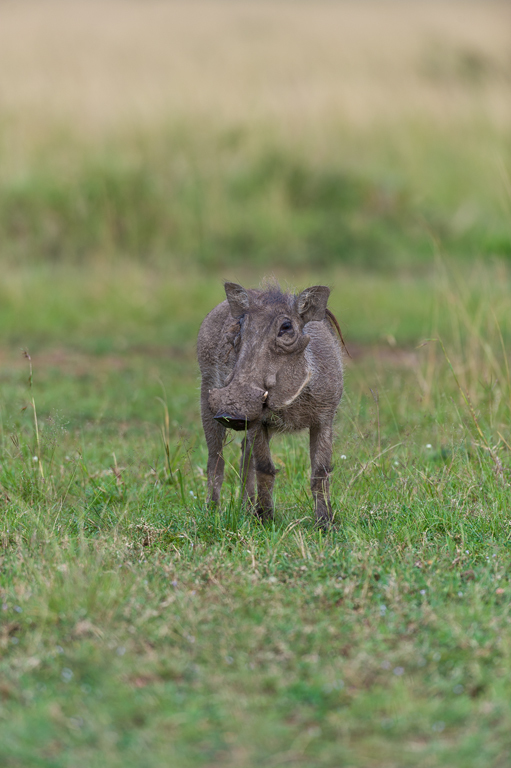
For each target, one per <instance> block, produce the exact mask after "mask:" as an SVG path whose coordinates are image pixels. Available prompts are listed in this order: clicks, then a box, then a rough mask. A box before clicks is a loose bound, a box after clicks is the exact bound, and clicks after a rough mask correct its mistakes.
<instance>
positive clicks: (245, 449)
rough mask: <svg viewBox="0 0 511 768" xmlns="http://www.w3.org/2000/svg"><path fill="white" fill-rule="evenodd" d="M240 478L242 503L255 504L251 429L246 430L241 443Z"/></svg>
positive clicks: (254, 472)
mask: <svg viewBox="0 0 511 768" xmlns="http://www.w3.org/2000/svg"><path fill="white" fill-rule="evenodd" d="M240 480H241V489H242V492H243V503H244V504H247V503H248V504H249V505H250V506H252V507H253V506H254V505H255V482H256V470H255V461H254V440H253V434H252V432H251V431H249V432H247V434H246V435H245V438H244V439H243V442H242V444H241V462H240Z"/></svg>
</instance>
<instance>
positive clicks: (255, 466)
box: [197, 283, 344, 524]
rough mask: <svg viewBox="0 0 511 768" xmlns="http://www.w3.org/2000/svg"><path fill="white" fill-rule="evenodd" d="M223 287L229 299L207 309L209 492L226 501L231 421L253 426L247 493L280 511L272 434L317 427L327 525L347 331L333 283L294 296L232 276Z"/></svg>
mask: <svg viewBox="0 0 511 768" xmlns="http://www.w3.org/2000/svg"><path fill="white" fill-rule="evenodd" d="M225 293H226V296H227V301H223V302H222V303H221V304H218V306H216V307H215V308H214V309H213V310H212V311H211V312H210V313H209V315H207V317H206V318H205V320H204V321H203V323H202V325H201V328H200V331H199V338H198V342H197V353H198V359H199V366H200V370H201V373H202V387H201V413H202V424H203V427H204V433H205V435H206V441H207V444H208V451H209V457H208V499H209V501H211V502H213V503H215V504H218V503H219V501H220V489H221V487H222V482H223V476H224V459H223V455H222V449H223V445H224V438H225V430H226V428H229V429H236V430H246V434H245V438H244V440H243V443H242V451H241V454H242V455H241V465H240V477H241V483H242V488H243V499H244V502H245V503H248V504H249V505H250V506H251V507H252V509H253V510H254V511H255V512H256V514H257V515H258V516H259V517H261V518H262V519H268V518H272V517H273V485H274V481H275V474H276V470H275V466H274V465H273V462H272V459H271V454H270V444H269V443H270V438H271V436H272V434H273V433H275V432H295V431H297V430H300V429H309V430H310V457H311V489H312V494H313V497H314V509H315V514H316V520H317V522H318V523H319V524H327V523H328V522H329V521H330V520H331V519H332V507H331V504H330V492H329V473H330V471H331V468H330V465H331V457H332V436H333V420H334V416H335V412H336V409H337V406H338V405H339V401H340V399H341V396H342V391H343V377H342V348H341V342H342V334H341V332H340V329H339V326H338V323H337V321H336V319H335V317H334V316H333V314H332V313H331V312H330V310H329V309H327V301H328V296H329V294H330V289H329V288H326V287H325V286H323V285H315V286H313V287H312V288H307V289H306V290H305V291H302V293H300V294H299V295H298V296H295V295H292V294H288V293H282V291H281V290H280V288H278V287H271V288H269V289H267V290H246V289H245V288H243V287H242V286H241V285H237V284H236V283H225ZM336 333H338V335H336ZM342 343H344V342H342ZM256 478H257V499H256V493H255V490H256V489H255V486H256Z"/></svg>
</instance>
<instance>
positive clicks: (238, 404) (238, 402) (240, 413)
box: [208, 381, 268, 432]
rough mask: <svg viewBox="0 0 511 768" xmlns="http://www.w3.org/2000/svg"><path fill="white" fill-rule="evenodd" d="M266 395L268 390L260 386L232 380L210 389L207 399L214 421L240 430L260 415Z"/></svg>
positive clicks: (246, 427)
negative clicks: (213, 414) (226, 384)
mask: <svg viewBox="0 0 511 768" xmlns="http://www.w3.org/2000/svg"><path fill="white" fill-rule="evenodd" d="M267 397H268V392H266V390H264V389H261V388H260V387H256V386H255V385H253V384H251V385H242V384H240V383H239V382H237V381H232V382H231V383H230V385H229V386H227V387H222V388H221V389H212V390H210V392H209V398H208V400H209V405H210V408H211V410H212V412H213V413H215V416H213V418H214V419H215V421H218V423H219V424H222V425H223V426H224V427H227V428H228V429H236V430H238V431H239V432H241V431H242V430H245V429H248V428H249V427H250V425H251V424H252V423H253V422H255V421H257V419H258V418H259V417H260V416H261V411H262V408H263V405H264V403H265V402H266V398H267Z"/></svg>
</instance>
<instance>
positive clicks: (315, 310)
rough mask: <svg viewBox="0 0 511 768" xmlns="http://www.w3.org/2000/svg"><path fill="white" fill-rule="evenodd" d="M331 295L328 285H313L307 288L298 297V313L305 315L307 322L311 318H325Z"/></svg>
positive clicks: (304, 318)
mask: <svg viewBox="0 0 511 768" xmlns="http://www.w3.org/2000/svg"><path fill="white" fill-rule="evenodd" d="M329 296H330V288H327V287H326V285H313V286H312V288H306V289H305V290H304V291H302V292H301V294H300V295H299V296H298V297H297V299H296V308H297V310H298V314H299V315H301V316H302V317H303V320H304V322H305V323H310V321H311V320H324V319H325V315H326V304H327V301H328V297H329Z"/></svg>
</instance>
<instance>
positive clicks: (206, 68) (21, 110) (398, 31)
mask: <svg viewBox="0 0 511 768" xmlns="http://www.w3.org/2000/svg"><path fill="white" fill-rule="evenodd" d="M510 43H511V6H510V5H509V4H505V3H496V2H470V3H469V2H453V1H452V0H451V1H449V0H447V1H443V2H431V3H426V2H423V3H419V2H406V1H405V0H402V1H401V2H399V1H394V2H384V0H380V1H379V2H378V1H377V0H367V1H366V2H364V3H355V2H328V1H326V0H316V1H315V2H312V1H311V2H282V1H281V0H277V2H271V3H270V2H259V3H256V2H255V1H254V2H245V3H240V2H236V1H235V0H232V1H229V0H195V1H190V0H188V2H183V1H181V2H169V1H167V2H165V1H163V0H161V1H158V0H146V1H145V2H130V1H129V0H100V1H98V0H87V2H85V0H84V1H83V2H69V1H65V0H48V1H47V2H41V0H26V1H25V2H20V1H19V0H17V1H16V2H14V1H12V2H5V1H4V2H2V3H1V4H0V110H1V114H2V116H3V121H2V122H3V125H4V137H5V136H6V132H7V133H9V134H11V135H12V136H14V134H15V133H16V134H17V135H18V137H19V136H20V135H21V136H24V137H25V138H26V140H28V141H29V142H30V141H31V140H35V139H37V138H41V137H44V136H45V135H47V133H48V131H53V130H54V129H55V126H57V125H66V124H69V125H70V126H72V127H73V129H74V130H77V131H79V132H80V133H82V134H83V135H92V136H97V135H98V134H101V133H103V132H105V131H110V130H112V129H115V130H117V129H118V128H119V127H122V126H126V125H129V126H137V125H147V124H155V123H158V122H163V121H165V120H169V119H183V118H185V119H188V118H194V119H196V118H198V117H200V118H203V119H209V120H211V121H212V122H215V123H220V124H225V123H227V124H229V123H233V122H240V121H252V122H253V121H265V122H269V123H272V124H273V125H275V126H276V127H278V128H280V129H283V130H288V129H289V127H291V126H292V127H293V129H294V131H297V130H299V129H300V128H301V127H302V128H303V129H305V130H306V131H310V130H313V129H314V128H315V127H316V128H317V127H321V128H322V129H323V127H324V126H325V125H327V124H330V125H331V124H334V125H335V124H339V123H340V122H341V123H342V122H344V123H347V124H350V125H354V126H359V125H360V126H364V127H366V126H371V125H372V124H374V123H375V122H382V121H383V122H388V121H392V120H396V119H403V118H410V117H413V118H425V117H427V118H428V119H433V120H435V121H447V122H452V121H453V120H458V119H461V120H466V119H480V118H481V117H483V118H485V119H487V120H488V121H489V122H490V123H493V124H495V125H501V126H502V125H506V124H508V123H509V120H510V117H511V55H510V52H511V45H510Z"/></svg>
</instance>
